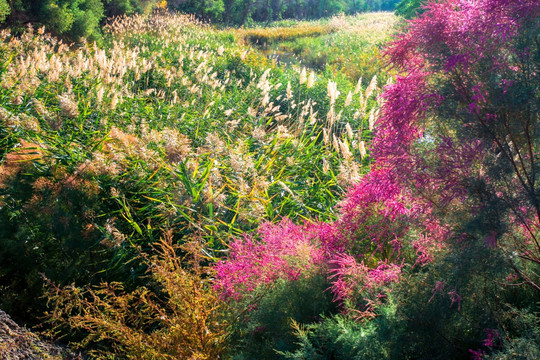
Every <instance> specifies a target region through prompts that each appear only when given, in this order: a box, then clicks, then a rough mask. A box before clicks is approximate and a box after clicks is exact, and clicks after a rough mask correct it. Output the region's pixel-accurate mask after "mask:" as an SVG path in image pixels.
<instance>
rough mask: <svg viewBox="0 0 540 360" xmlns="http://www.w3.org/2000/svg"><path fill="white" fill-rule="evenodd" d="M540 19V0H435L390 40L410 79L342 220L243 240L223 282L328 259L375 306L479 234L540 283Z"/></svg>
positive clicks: (251, 282)
mask: <svg viewBox="0 0 540 360" xmlns="http://www.w3.org/2000/svg"><path fill="white" fill-rule="evenodd" d="M539 19H540V2H538V1H537V0H477V1H470V0H447V1H441V2H431V3H429V4H428V5H427V6H426V8H425V12H424V13H423V15H422V16H421V17H419V18H417V19H415V20H412V21H410V22H409V23H408V24H407V25H406V29H405V30H406V31H405V32H403V33H402V34H401V35H399V36H398V37H397V38H396V39H395V41H394V42H393V43H392V44H391V45H390V46H389V47H388V49H387V50H386V54H387V57H388V59H389V61H390V62H391V63H392V64H393V66H394V67H395V68H396V69H397V70H398V71H399V76H398V77H397V79H396V81H395V83H393V84H390V85H388V86H387V87H386V89H385V92H384V94H383V95H382V96H383V100H384V102H383V105H382V109H381V112H380V113H381V116H380V117H379V119H378V121H377V123H376V126H375V133H374V139H373V144H372V146H371V154H372V158H373V167H372V168H373V170H372V172H371V173H370V174H368V175H366V176H364V177H363V178H362V180H361V181H360V183H358V184H357V185H356V186H354V187H353V188H352V189H351V190H350V191H349V193H348V194H347V196H346V197H345V199H344V200H343V201H342V202H341V203H340V205H339V207H338V211H339V217H338V219H337V220H336V221H334V222H332V223H326V224H321V223H316V224H310V223H306V224H304V225H302V226H299V225H293V224H292V222H290V221H289V220H286V221H284V222H282V223H280V224H277V225H270V224H267V225H264V226H263V228H262V230H261V232H260V238H261V239H260V241H259V240H256V239H254V238H252V237H245V238H243V239H238V240H236V241H235V242H234V243H233V244H232V245H231V249H230V253H229V258H228V259H227V260H224V261H223V262H221V263H219V264H218V266H217V270H218V275H217V278H216V283H217V285H216V286H217V287H218V288H219V289H220V290H222V291H223V294H224V295H225V296H229V297H236V298H239V297H241V296H242V295H243V294H246V293H249V292H251V291H253V290H254V289H256V288H257V287H258V286H260V285H262V284H268V283H272V282H273V281H275V280H276V279H288V280H292V281H294V280H295V279H298V278H299V277H300V276H309V274H310V271H312V270H313V269H318V270H320V271H322V272H323V273H324V272H326V276H327V277H328V278H329V279H330V282H331V287H330V290H331V291H332V292H333V295H334V299H335V300H337V301H339V302H340V303H341V304H343V305H345V308H346V309H348V310H351V311H356V312H357V313H358V314H359V316H361V317H362V316H372V315H373V314H374V310H373V309H374V308H375V307H376V306H377V305H378V304H379V303H380V302H381V301H382V299H384V298H385V296H386V295H387V293H388V291H390V289H391V288H392V284H394V283H397V282H399V281H400V279H401V276H402V273H403V272H404V270H403V269H404V268H405V267H408V268H421V267H423V266H425V265H427V264H429V263H431V262H433V261H434V260H435V259H436V254H437V253H438V252H440V251H442V250H447V251H453V250H450V249H448V246H449V244H452V245H455V244H458V245H459V243H460V242H466V241H474V240H477V242H478V243H481V244H482V245H483V246H484V247H485V249H489V250H500V251H502V252H503V253H505V254H506V259H510V260H508V261H509V262H510V266H511V267H512V268H513V269H514V271H515V272H516V273H517V274H518V276H519V277H520V280H522V281H523V282H524V283H527V284H529V285H531V286H532V287H533V288H535V289H537V290H540V281H539V280H538V279H537V278H536V277H535V276H536V275H535V272H534V270H529V267H528V266H527V265H523V262H527V261H528V262H531V263H533V264H538V263H540V245H539V244H540V242H539V239H538V235H539V234H540V232H539V231H538V229H539V226H540V200H538V199H540V186H539V185H538V181H537V178H538V176H539V175H540V174H539V170H540V168H539V166H538V164H540V137H539V136H538V134H537V128H538V125H539V124H538V120H539V119H540V108H539V106H538V103H539V102H540V82H539V81H538V76H539V74H540V60H539V59H540V58H539V55H538V54H539V53H540V49H539V45H538V36H539V34H540V20H539ZM457 247H458V248H459V246H457ZM463 248H466V247H465V246H463ZM459 283H461V282H460V281H457V282H456V285H454V284H452V285H451V287H450V286H449V288H448V289H446V291H444V289H443V288H444V284H445V282H444V281H441V280H440V281H438V282H437V285H436V286H438V287H439V288H438V289H436V290H435V291H434V292H433V296H435V294H437V293H440V294H441V295H443V296H444V297H445V298H447V299H448V300H449V301H450V302H451V308H452V309H455V310H456V311H461V309H462V307H463V306H464V305H463V303H464V301H465V300H464V295H463V293H462V289H461V288H460V285H459ZM433 296H432V299H433ZM428 297H429V296H428ZM427 300H428V299H426V301H427Z"/></svg>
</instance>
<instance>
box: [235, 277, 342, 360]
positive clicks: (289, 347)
mask: <svg viewBox="0 0 540 360" xmlns="http://www.w3.org/2000/svg"><path fill="white" fill-rule="evenodd" d="M328 287H329V283H328V281H327V280H326V279H325V278H324V277H323V276H320V275H314V276H310V277H306V278H300V279H298V280H296V281H288V280H279V281H277V282H276V283H274V284H272V285H271V286H269V287H266V288H264V289H261V290H260V291H259V292H258V294H256V295H254V298H250V299H247V300H246V299H245V300H244V301H242V302H240V303H239V304H236V306H240V308H242V307H245V306H246V302H247V303H248V304H249V302H250V301H253V299H256V301H255V305H252V306H251V308H252V310H251V311H249V312H247V313H246V314H245V316H244V318H243V319H241V321H239V322H238V323H237V325H236V327H237V328H236V333H235V335H234V336H233V338H235V340H234V342H235V344H234V346H233V347H232V348H231V354H234V358H235V359H252V360H262V359H276V355H277V352H287V351H293V350H294V349H295V348H296V347H297V345H296V343H297V339H296V336H295V333H294V329H293V327H291V325H292V324H294V323H301V324H311V323H316V322H318V321H320V320H321V316H324V315H325V314H326V315H331V314H332V313H335V312H336V310H337V309H336V304H335V303H334V302H332V294H331V293H330V292H329V291H326V290H327V289H328Z"/></svg>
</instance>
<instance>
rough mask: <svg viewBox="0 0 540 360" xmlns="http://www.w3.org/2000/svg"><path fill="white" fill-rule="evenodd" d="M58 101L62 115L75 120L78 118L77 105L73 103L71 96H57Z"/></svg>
mask: <svg viewBox="0 0 540 360" xmlns="http://www.w3.org/2000/svg"><path fill="white" fill-rule="evenodd" d="M58 101H59V103H60V110H61V111H62V115H64V116H66V117H68V118H76V117H77V116H79V109H78V104H77V102H75V101H74V99H73V95H72V94H63V95H59V96H58Z"/></svg>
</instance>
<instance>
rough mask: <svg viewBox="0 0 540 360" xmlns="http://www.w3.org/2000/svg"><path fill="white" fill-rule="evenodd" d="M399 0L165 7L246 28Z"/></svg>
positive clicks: (229, 0) (247, 0)
mask: <svg viewBox="0 0 540 360" xmlns="http://www.w3.org/2000/svg"><path fill="white" fill-rule="evenodd" d="M398 1H399V0H326V1H318V0H317V1H316V0H306V1H290V0H265V1H260V0H210V1H208V0H187V1H183V0H169V2H168V4H169V7H170V8H172V9H177V10H180V11H182V12H187V13H191V14H195V15H197V16H198V17H201V18H203V19H208V20H211V21H213V22H219V21H223V22H224V23H226V24H236V25H250V24H251V23H252V22H266V23H269V22H271V21H276V20H282V19H296V20H300V19H319V18H323V17H330V16H333V15H337V14H340V13H345V14H355V13H358V12H368V11H383V10H386V11H388V10H394V7H395V5H396V3H397V2H398Z"/></svg>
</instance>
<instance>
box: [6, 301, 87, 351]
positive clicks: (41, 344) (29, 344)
mask: <svg viewBox="0 0 540 360" xmlns="http://www.w3.org/2000/svg"><path fill="white" fill-rule="evenodd" d="M0 359H1V360H30V359H32V360H34V359H36V360H37V359H40V360H41V359H47V360H60V359H62V360H67V359H69V360H71V359H73V360H75V359H82V357H81V356H79V355H75V354H73V353H71V352H69V351H67V350H66V349H64V348H62V347H60V346H57V345H54V344H51V343H49V342H46V341H44V340H43V339H41V338H40V337H39V336H37V335H36V334H34V333H32V332H31V331H28V330H27V329H25V328H23V327H20V326H19V325H17V324H16V323H15V322H14V321H13V320H12V319H11V318H10V317H9V315H8V314H6V313H5V312H3V311H2V310H0Z"/></svg>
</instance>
